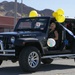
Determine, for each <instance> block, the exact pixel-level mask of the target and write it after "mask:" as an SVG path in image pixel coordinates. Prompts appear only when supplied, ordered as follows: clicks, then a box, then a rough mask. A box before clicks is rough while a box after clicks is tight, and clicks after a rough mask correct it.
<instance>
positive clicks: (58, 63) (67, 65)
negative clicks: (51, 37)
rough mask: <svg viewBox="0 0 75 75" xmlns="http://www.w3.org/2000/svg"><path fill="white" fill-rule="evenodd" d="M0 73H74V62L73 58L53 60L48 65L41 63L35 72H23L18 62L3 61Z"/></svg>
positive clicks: (8, 74)
mask: <svg viewBox="0 0 75 75" xmlns="http://www.w3.org/2000/svg"><path fill="white" fill-rule="evenodd" d="M0 75H75V62H74V60H73V59H60V60H54V61H53V62H52V64H50V65H44V64H42V65H41V66H40V69H39V70H38V71H37V72H34V73H25V72H23V71H22V70H21V69H20V67H19V64H18V62H16V63H12V62H11V61H3V63H2V65H1V66H0Z"/></svg>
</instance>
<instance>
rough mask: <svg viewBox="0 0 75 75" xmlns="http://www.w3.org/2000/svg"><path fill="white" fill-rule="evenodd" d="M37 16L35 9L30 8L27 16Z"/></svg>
mask: <svg viewBox="0 0 75 75" xmlns="http://www.w3.org/2000/svg"><path fill="white" fill-rule="evenodd" d="M37 16H38V13H37V12H36V11H35V10H32V11H31V12H30V13H29V17H37Z"/></svg>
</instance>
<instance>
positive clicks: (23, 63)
mask: <svg viewBox="0 0 75 75" xmlns="http://www.w3.org/2000/svg"><path fill="white" fill-rule="evenodd" d="M31 53H35V55H37V58H38V60H37V61H38V64H37V65H36V67H33V68H32V67H31V66H30V65H29V62H28V61H30V62H32V63H33V61H35V60H33V59H32V56H30V54H31ZM35 55H33V56H35ZM29 56H30V58H29ZM28 58H29V59H28ZM35 58H36V57H34V59H35ZM37 61H35V62H37ZM40 63H41V56H40V52H39V50H38V49H37V48H36V47H27V48H24V49H23V50H22V52H21V53H20V56H19V64H20V67H21V68H22V69H23V71H25V72H34V71H37V69H38V68H39V66H40ZM34 65H35V64H34Z"/></svg>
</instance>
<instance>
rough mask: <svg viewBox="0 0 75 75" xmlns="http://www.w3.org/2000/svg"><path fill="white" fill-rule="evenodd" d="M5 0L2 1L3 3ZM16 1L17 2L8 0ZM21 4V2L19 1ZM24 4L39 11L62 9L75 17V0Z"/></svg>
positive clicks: (31, 0) (37, 0) (29, 0)
mask: <svg viewBox="0 0 75 75" xmlns="http://www.w3.org/2000/svg"><path fill="white" fill-rule="evenodd" d="M2 1H4V0H0V2H2ZM6 1H9V2H10V1H15V0H6ZM17 1H18V2H21V0H17ZM23 3H24V4H26V5H27V6H30V7H33V8H35V9H38V10H43V9H46V8H47V9H52V10H57V9H58V8H62V9H64V11H65V15H66V16H69V17H75V0H23Z"/></svg>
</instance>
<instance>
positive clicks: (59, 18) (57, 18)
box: [56, 15, 65, 23]
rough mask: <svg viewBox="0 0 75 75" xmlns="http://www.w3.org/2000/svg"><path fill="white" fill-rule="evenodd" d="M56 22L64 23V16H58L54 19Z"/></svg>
mask: <svg viewBox="0 0 75 75" xmlns="http://www.w3.org/2000/svg"><path fill="white" fill-rule="evenodd" d="M56 20H57V22H59V23H62V22H64V21H65V16H64V15H58V16H57V17H56Z"/></svg>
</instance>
